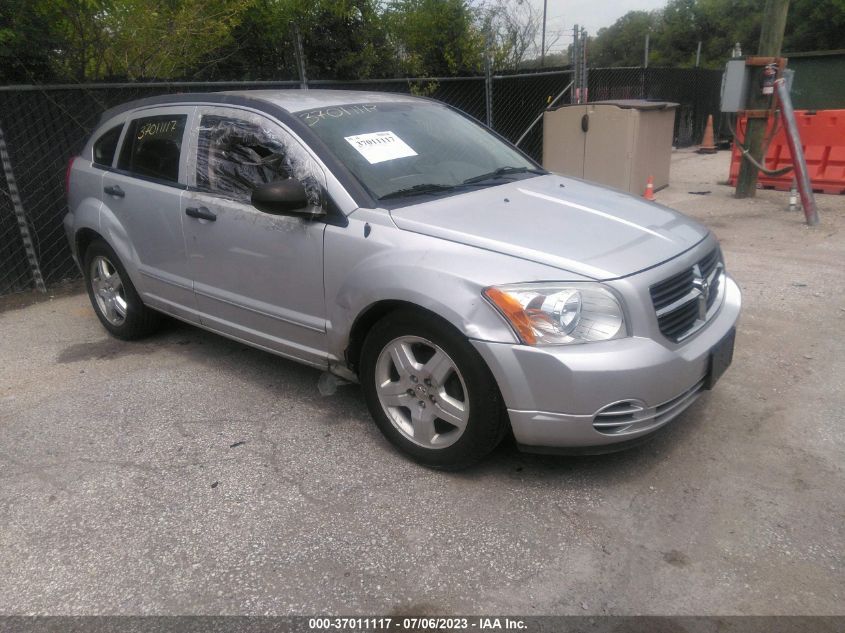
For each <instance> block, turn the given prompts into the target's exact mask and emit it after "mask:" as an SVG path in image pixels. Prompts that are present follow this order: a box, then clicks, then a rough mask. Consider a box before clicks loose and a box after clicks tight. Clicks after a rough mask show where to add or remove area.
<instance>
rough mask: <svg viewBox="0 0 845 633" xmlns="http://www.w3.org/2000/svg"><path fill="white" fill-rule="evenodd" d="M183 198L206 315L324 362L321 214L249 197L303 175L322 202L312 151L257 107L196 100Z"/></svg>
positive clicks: (271, 345)
mask: <svg viewBox="0 0 845 633" xmlns="http://www.w3.org/2000/svg"><path fill="white" fill-rule="evenodd" d="M196 117H197V119H196V120H197V127H196V129H195V133H194V134H193V135H192V140H191V149H190V150H189V151H190V155H189V158H190V160H189V163H190V164H191V173H190V174H189V182H190V185H191V187H190V190H189V191H188V192H187V193H186V196H185V198H184V199H183V203H182V215H183V222H184V226H185V238H186V241H187V248H188V255H189V259H190V263H191V271H192V275H193V280H194V290H195V293H196V301H197V306H198V308H199V310H200V313H201V315H200V317H201V322H202V323H203V324H204V325H207V326H208V327H210V328H212V329H215V330H217V331H219V332H221V333H224V334H228V335H230V336H234V337H236V338H239V339H242V340H245V341H248V342H250V343H253V344H255V345H258V346H261V347H265V348H267V349H270V350H273V351H276V352H278V353H281V354H283V355H285V356H289V357H291V358H296V359H298V360H301V361H304V362H307V363H310V364H314V365H321V366H322V365H324V364H325V358H326V316H325V299H324V292H323V233H324V231H325V227H326V225H325V223H323V222H321V221H314V220H310V219H307V218H303V217H294V216H283V215H270V214H267V213H264V212H262V211H259V210H258V209H256V208H255V207H253V206H252V204H250V195H251V193H252V189H253V187H254V186H255V185H258V184H262V183H265V182H273V181H275V180H279V179H284V178H288V177H292V178H297V179H298V180H300V181H302V182H303V184H304V185H305V187H306V190H308V192H309V197H310V198H311V200H312V205H314V206H322V205H323V204H324V203H323V200H324V196H325V189H326V178H325V174H324V173H323V171H322V169H321V168H320V167H319V166H318V165H317V163H316V162H315V161H314V160H313V158H312V157H311V155H310V153H309V152H308V150H307V149H306V148H305V147H304V146H303V145H302V144H301V143H300V142H299V141H298V140H297V139H296V138H294V137H293V135H291V134H290V132H289V131H288V130H286V129H285V128H283V127H282V126H281V125H279V124H278V123H277V122H275V121H273V120H271V119H269V118H267V117H265V116H264V115H261V114H259V113H257V112H253V111H251V110H241V109H238V108H221V107H215V106H207V107H205V106H199V107H198V108H197V113H196Z"/></svg>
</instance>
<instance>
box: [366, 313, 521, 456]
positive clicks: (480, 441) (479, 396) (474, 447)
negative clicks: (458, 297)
mask: <svg viewBox="0 0 845 633" xmlns="http://www.w3.org/2000/svg"><path fill="white" fill-rule="evenodd" d="M360 379H361V385H362V388H363V391H364V397H365V399H366V402H367V406H368V407H369V409H370V413H371V414H372V416H373V419H374V420H375V423H376V425H377V426H378V427H379V429H380V430H381V432H382V433H383V434H384V435H385V437H386V438H387V439H388V440H390V442H391V443H392V444H393V445H394V446H396V447H397V448H398V449H399V450H401V451H402V452H404V453H405V454H407V455H409V456H410V457H412V458H413V459H414V460H416V461H417V462H419V463H421V464H423V465H425V466H428V467H431V468H438V469H442V470H460V469H462V468H466V467H468V466H470V465H472V464H473V463H475V462H477V461H478V460H480V459H481V458H482V457H484V456H485V455H487V454H488V453H490V451H492V450H493V449H494V448H496V446H497V445H498V444H499V442H501V440H502V437H503V436H504V435H505V432H506V431H507V429H508V421H507V415H506V414H505V410H504V407H503V405H502V399H501V396H500V394H499V389H498V386H497V385H496V381H495V380H494V378H493V375H492V374H491V373H490V370H489V369H488V368H487V365H486V364H485V363H484V360H483V359H482V358H481V356H480V355H479V354H478V352H477V351H476V350H475V349H474V348H473V347H472V346H471V345H470V344H469V342H468V341H467V339H466V338H465V337H464V336H463V335H462V334H460V333H459V332H457V331H456V330H455V329H454V328H453V327H452V326H451V325H449V324H448V323H446V322H444V321H442V320H441V319H439V318H438V317H436V316H434V315H422V314H420V313H418V312H414V311H411V310H401V311H397V312H393V313H391V314H389V315H387V316H386V317H384V318H383V319H382V320H381V321H379V322H378V323H376V324H375V325H374V326H373V328H372V329H371V330H370V332H369V333H368V334H367V337H366V339H365V340H364V346H363V349H362V352H361V362H360Z"/></svg>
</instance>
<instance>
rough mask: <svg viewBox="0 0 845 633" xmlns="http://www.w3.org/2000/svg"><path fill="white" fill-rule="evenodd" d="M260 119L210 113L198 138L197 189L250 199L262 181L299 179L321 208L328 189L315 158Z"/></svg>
mask: <svg viewBox="0 0 845 633" xmlns="http://www.w3.org/2000/svg"><path fill="white" fill-rule="evenodd" d="M265 123H266V122H265V121H264V120H262V119H260V118H259V117H256V118H255V120H254V121H244V120H240V119H235V118H232V117H225V116H218V115H205V116H203V117H202V119H201V120H200V129H199V137H198V139H197V188H198V189H199V190H201V191H207V192H209V193H216V194H220V195H224V196H226V197H229V198H234V199H235V200H239V201H242V202H249V200H250V196H251V195H252V190H253V189H254V188H255V187H257V186H258V185H262V184H264V183H269V182H275V181H277V180H285V179H287V178H297V179H299V180H300V181H302V184H303V185H304V186H305V189H306V191H307V192H308V196H309V200H310V201H311V204H313V205H315V206H320V204H321V197H322V187H321V186H320V184H319V181H318V178H317V177H316V173H317V170H316V169H315V166H313V165H312V164H311V163H312V161H311V159H310V157H309V156H308V155H307V153H306V152H305V151H304V150H303V149H302V148H301V147H300V146H299V144H298V143H296V142H294V141H293V139H291V138H288V137H287V135H285V134H284V132H283V131H281V130H273V129H271V128H270V126H269V125H267V124H265Z"/></svg>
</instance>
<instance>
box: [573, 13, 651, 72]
mask: <svg viewBox="0 0 845 633" xmlns="http://www.w3.org/2000/svg"><path fill="white" fill-rule="evenodd" d="M658 19H659V14H658V13H656V12H648V11H629V12H628V13H626V14H625V15H623V16H622V17H621V18H619V19H618V20H617V21H616V22H614V23H613V25H611V26H609V27H607V28H604V29H599V32H598V33H597V34H596V37H595V39H591V40H590V41H589V42H588V45H587V51H588V60H589V64H590V65H591V66H600V67H602V66H640V65H641V64H642V63H643V51H644V42H645V36H646V33H648V32H649V31H650V29H651V28H652V25H653V24H654V23H655V22H656V21H657V20H658Z"/></svg>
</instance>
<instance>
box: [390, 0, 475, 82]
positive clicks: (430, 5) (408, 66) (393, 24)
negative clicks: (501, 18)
mask: <svg viewBox="0 0 845 633" xmlns="http://www.w3.org/2000/svg"><path fill="white" fill-rule="evenodd" d="M385 17H386V20H387V27H388V32H389V33H390V39H391V42H392V44H393V47H394V49H395V50H396V53H397V55H398V58H399V61H400V65H401V69H402V70H403V71H404V72H405V73H407V74H410V75H420V76H439V75H456V74H462V73H475V72H480V71H481V69H482V66H483V55H484V48H485V37H484V33H483V30H482V28H480V26H479V23H478V13H477V12H476V11H475V10H474V9H473V8H472V7H471V6H470V4H469V2H468V1H467V0H393V1H392V2H391V3H390V4H388V5H387V9H386V15H385Z"/></svg>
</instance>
